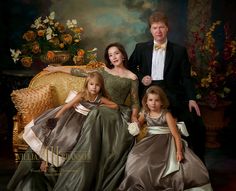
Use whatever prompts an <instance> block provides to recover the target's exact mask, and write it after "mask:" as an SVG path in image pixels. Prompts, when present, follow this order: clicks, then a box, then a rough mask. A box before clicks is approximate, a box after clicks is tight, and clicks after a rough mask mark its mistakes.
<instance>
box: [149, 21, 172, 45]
mask: <svg viewBox="0 0 236 191" xmlns="http://www.w3.org/2000/svg"><path fill="white" fill-rule="evenodd" d="M150 32H151V34H152V36H153V38H154V39H155V41H156V42H157V43H160V44H162V43H164V42H165V41H166V38H167V32H168V27H167V26H166V25H165V23H163V22H155V23H152V25H151V28H150Z"/></svg>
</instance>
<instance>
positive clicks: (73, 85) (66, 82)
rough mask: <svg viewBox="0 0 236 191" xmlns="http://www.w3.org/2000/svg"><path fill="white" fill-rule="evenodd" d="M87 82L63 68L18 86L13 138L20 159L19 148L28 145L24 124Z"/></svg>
mask: <svg viewBox="0 0 236 191" xmlns="http://www.w3.org/2000/svg"><path fill="white" fill-rule="evenodd" d="M102 66H103V63H97V64H88V65H84V66H64V67H67V68H68V67H70V68H72V67H73V68H81V69H85V70H87V69H93V68H97V67H102ZM83 84H84V78H82V77H76V76H72V75H70V74H66V73H62V72H56V73H48V72H46V71H41V72H40V73H38V74H37V75H36V76H35V77H34V78H33V79H32V80H31V81H30V83H29V86H28V87H27V88H23V89H19V90H14V91H13V92H12V93H11V99H12V102H13V103H14V105H15V108H16V109H17V114H16V115H15V116H14V117H13V121H14V127H13V141H12V142H13V152H14V153H15V157H16V160H17V159H18V158H19V152H22V151H24V150H26V149H27V147H28V145H27V144H26V143H25V141H24V140H23V138H22V135H23V130H24V126H25V125H26V124H27V123H29V122H30V121H31V120H32V119H33V118H35V117H37V116H39V115H40V114H41V113H43V112H44V111H46V110H47V109H50V108H53V107H56V106H59V105H61V104H63V103H64V102H65V99H66V97H67V96H68V94H69V92H70V90H75V91H80V90H81V89H82V87H83Z"/></svg>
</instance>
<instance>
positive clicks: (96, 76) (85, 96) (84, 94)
mask: <svg viewBox="0 0 236 191" xmlns="http://www.w3.org/2000/svg"><path fill="white" fill-rule="evenodd" d="M91 79H95V80H97V81H98V83H99V84H100V86H101V89H100V95H101V96H103V97H106V98H108V99H110V95H109V94H108V93H107V91H106V89H105V84H104V79H103V76H102V75H101V74H100V73H99V72H97V71H93V72H89V73H88V75H87V77H86V79H85V82H84V87H83V91H82V98H83V99H85V100H87V99H88V98H89V92H88V83H89V81H90V80H91Z"/></svg>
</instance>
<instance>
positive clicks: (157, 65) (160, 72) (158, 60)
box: [151, 40, 167, 80]
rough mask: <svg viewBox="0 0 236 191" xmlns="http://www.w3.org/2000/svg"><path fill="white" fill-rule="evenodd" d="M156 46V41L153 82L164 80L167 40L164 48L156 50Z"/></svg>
mask: <svg viewBox="0 0 236 191" xmlns="http://www.w3.org/2000/svg"><path fill="white" fill-rule="evenodd" d="M156 45H157V43H156V42H155V41H154V47H153V53H152V72H151V77H152V80H163V79H164V65H165V55H166V45H167V40H166V42H165V43H163V44H162V45H161V46H162V47H163V48H158V49H155V46H156Z"/></svg>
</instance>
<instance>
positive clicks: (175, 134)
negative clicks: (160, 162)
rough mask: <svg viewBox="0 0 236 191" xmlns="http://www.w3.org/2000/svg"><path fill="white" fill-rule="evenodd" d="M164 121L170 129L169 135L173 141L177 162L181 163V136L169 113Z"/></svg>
mask: <svg viewBox="0 0 236 191" xmlns="http://www.w3.org/2000/svg"><path fill="white" fill-rule="evenodd" d="M166 121H167V124H168V126H169V128H170V131H171V134H172V135H173V137H174V139H175V145H176V155H177V156H176V157H177V160H178V161H182V160H183V159H184V157H183V147H182V141H181V136H180V133H179V131H178V129H177V127H176V120H175V119H174V118H173V116H172V115H171V113H170V112H167V113H166Z"/></svg>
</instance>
